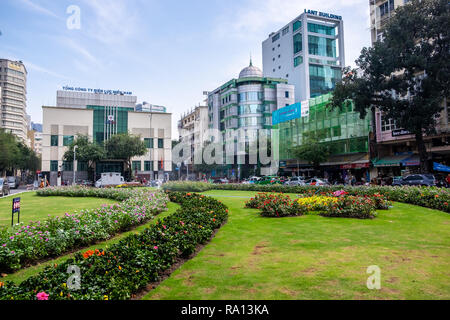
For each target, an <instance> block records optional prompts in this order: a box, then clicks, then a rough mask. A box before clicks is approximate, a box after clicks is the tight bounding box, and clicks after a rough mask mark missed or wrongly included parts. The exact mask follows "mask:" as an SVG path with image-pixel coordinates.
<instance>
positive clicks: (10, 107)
mask: <svg viewBox="0 0 450 320" xmlns="http://www.w3.org/2000/svg"><path fill="white" fill-rule="evenodd" d="M0 87H1V90H0V105H1V110H0V128H1V129H4V130H7V131H9V132H11V133H12V134H14V135H16V136H17V137H19V138H20V139H22V141H24V142H25V143H27V141H28V137H27V134H28V125H27V111H26V109H27V98H26V94H27V69H26V68H25V65H24V64H23V63H22V61H11V60H7V59H0Z"/></svg>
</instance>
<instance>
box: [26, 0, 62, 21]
mask: <svg viewBox="0 0 450 320" xmlns="http://www.w3.org/2000/svg"><path fill="white" fill-rule="evenodd" d="M20 3H22V4H23V5H24V6H26V7H27V8H28V9H30V10H33V11H36V12H39V13H41V14H44V15H46V16H49V17H53V18H57V19H62V18H61V17H59V16H57V15H56V14H55V13H54V12H53V11H51V10H49V9H46V8H44V7H42V6H40V5H38V4H36V3H35V2H33V1H31V0H20Z"/></svg>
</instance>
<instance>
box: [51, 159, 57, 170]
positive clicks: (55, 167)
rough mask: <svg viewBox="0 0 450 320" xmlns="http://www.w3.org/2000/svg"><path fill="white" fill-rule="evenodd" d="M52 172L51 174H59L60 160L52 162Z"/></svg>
mask: <svg viewBox="0 0 450 320" xmlns="http://www.w3.org/2000/svg"><path fill="white" fill-rule="evenodd" d="M50 171H51V172H58V160H52V161H50Z"/></svg>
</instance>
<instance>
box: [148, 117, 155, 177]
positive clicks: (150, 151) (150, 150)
mask: <svg viewBox="0 0 450 320" xmlns="http://www.w3.org/2000/svg"><path fill="white" fill-rule="evenodd" d="M151 111H152V110H150V139H152V141H153V146H154V144H155V139H154V138H152V137H151V136H152V118H153V113H151ZM150 146H151V145H150ZM150 146H149V147H150ZM152 152H153V149H151V148H149V155H150V178H149V179H150V180H154V179H152V171H153V168H154V167H153V168H152V164H153V163H152V158H153V157H152ZM153 166H154V164H153Z"/></svg>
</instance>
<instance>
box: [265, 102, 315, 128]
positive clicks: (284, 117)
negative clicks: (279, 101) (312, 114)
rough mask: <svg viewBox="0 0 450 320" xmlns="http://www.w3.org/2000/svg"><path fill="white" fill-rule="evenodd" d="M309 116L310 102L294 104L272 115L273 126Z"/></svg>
mask: <svg viewBox="0 0 450 320" xmlns="http://www.w3.org/2000/svg"><path fill="white" fill-rule="evenodd" d="M308 116H309V100H307V101H303V102H298V103H294V104H292V105H290V106H287V107H284V108H281V109H278V110H276V111H274V112H273V113H272V125H276V124H280V123H283V122H286V121H290V120H294V119H298V118H303V117H308Z"/></svg>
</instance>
